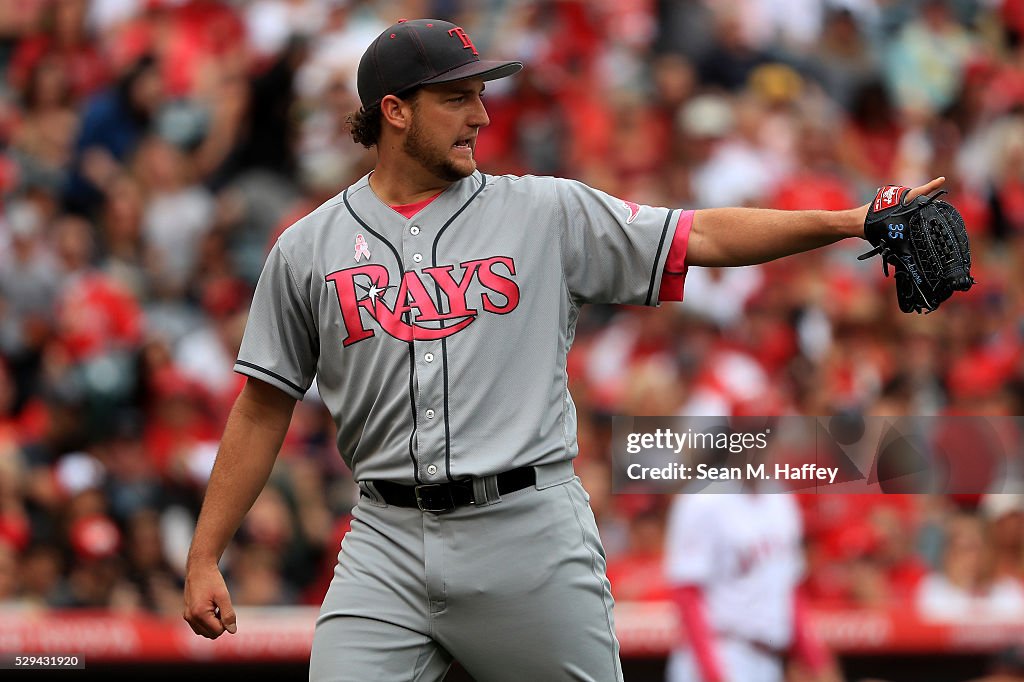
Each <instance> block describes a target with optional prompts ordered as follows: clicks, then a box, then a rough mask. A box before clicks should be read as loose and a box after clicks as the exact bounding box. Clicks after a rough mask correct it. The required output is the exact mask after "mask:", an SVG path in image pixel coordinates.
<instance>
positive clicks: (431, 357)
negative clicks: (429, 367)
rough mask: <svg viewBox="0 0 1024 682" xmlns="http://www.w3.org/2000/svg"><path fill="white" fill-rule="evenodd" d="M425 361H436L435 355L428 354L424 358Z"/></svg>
mask: <svg viewBox="0 0 1024 682" xmlns="http://www.w3.org/2000/svg"><path fill="white" fill-rule="evenodd" d="M423 359H424V360H426V361H427V362H433V361H434V354H433V353H427V354H426V355H424V356H423Z"/></svg>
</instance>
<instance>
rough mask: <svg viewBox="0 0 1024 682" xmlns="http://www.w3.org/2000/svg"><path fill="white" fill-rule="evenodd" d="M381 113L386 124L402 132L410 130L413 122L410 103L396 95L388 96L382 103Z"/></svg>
mask: <svg viewBox="0 0 1024 682" xmlns="http://www.w3.org/2000/svg"><path fill="white" fill-rule="evenodd" d="M380 113H381V116H383V117H384V121H385V122H387V123H390V124H391V125H393V126H394V127H396V128H398V129H400V130H405V129H406V128H408V127H409V124H410V122H411V120H412V119H411V116H412V106H411V105H410V103H409V102H408V101H407V100H404V99H401V98H400V97H397V96H395V95H386V96H385V97H384V99H382V100H381V101H380Z"/></svg>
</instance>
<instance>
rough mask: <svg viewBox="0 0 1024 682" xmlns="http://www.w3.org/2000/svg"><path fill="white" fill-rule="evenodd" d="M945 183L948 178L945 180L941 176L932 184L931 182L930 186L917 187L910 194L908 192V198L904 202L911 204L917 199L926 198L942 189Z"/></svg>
mask: <svg viewBox="0 0 1024 682" xmlns="http://www.w3.org/2000/svg"><path fill="white" fill-rule="evenodd" d="M944 182H946V178H944V177H942V176H939V177H937V178H935V179H934V180H932V181H931V182H929V183H928V184H925V185H921V186H920V187H915V188H914V189H912V190H910V191H909V192H907V196H906V198H905V199H904V200H903V201H904V202H906V203H910V202H911V201H913V200H914V199H916V198H918V197H920V196H924V195H926V194H931V193H932V192H934V191H935V190H937V189H939V188H940V187H942V184H943V183H944Z"/></svg>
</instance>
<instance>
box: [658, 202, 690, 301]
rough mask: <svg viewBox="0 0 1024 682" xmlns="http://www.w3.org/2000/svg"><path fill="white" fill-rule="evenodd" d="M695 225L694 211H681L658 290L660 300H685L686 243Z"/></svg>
mask: <svg viewBox="0 0 1024 682" xmlns="http://www.w3.org/2000/svg"><path fill="white" fill-rule="evenodd" d="M692 226H693V211H680V212H679V220H677V221H676V231H675V235H674V236H673V237H672V246H671V247H670V248H669V252H668V258H667V259H665V271H664V273H663V275H662V278H661V289H659V290H658V301H662V302H663V301H681V300H683V280H685V279H686V245H687V244H688V243H689V241H690V228H691V227H692Z"/></svg>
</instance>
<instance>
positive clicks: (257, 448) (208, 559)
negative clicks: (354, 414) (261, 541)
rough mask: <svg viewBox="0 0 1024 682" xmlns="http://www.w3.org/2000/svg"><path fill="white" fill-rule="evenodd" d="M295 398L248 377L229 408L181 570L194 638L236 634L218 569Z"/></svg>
mask: <svg viewBox="0 0 1024 682" xmlns="http://www.w3.org/2000/svg"><path fill="white" fill-rule="evenodd" d="M294 408H295V399H294V398H292V397H291V396H289V395H287V394H286V393H284V392H283V391H280V390H278V389H276V388H274V387H273V386H271V385H269V384H267V383H264V382H262V381H259V380H256V379H249V380H248V381H247V382H246V384H245V388H243V389H242V393H241V394H240V395H239V396H238V399H237V400H236V401H235V405H234V407H232V408H231V415H230V416H229V417H228V423H227V426H225V428H224V437H223V438H222V440H221V443H220V449H219V450H218V452H217V461H216V462H215V463H214V465H213V473H212V474H211V475H210V482H209V485H208V486H207V488H206V496H205V498H204V499H203V508H202V511H201V512H200V513H199V522H198V523H197V524H196V532H195V535H194V536H193V538H192V546H191V548H190V549H189V553H188V563H187V565H186V568H185V612H184V617H185V620H186V621H188V624H189V625H190V626H192V630H193V631H194V632H195V633H196V634H197V635H202V636H203V637H208V638H210V639H216V638H217V637H219V636H220V635H221V634H222V633H224V631H225V630H226V631H227V632H230V633H231V634H234V633H235V630H236V626H235V610H234V608H232V606H231V597H230V596H229V595H228V590H227V586H226V585H225V583H224V577H223V576H222V575H221V573H220V569H219V568H218V567H217V562H218V561H219V560H220V556H221V554H223V553H224V549H225V548H226V547H227V545H228V542H229V541H230V540H231V536H232V535H234V534H235V531H236V530H238V526H239V525H240V524H241V523H242V518H243V517H244V516H245V514H246V513H247V512H248V511H249V508H250V507H251V506H252V504H253V502H255V501H256V497H257V496H258V495H259V494H260V491H261V490H263V486H265V485H266V483H267V479H268V478H269V477H270V471H271V469H273V467H274V460H275V459H277V452H278V450H279V449H280V448H281V443H282V442H283V441H284V436H285V433H286V432H287V431H288V425H289V424H290V423H291V417H292V410H293V409H294Z"/></svg>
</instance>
